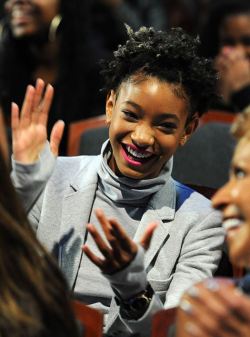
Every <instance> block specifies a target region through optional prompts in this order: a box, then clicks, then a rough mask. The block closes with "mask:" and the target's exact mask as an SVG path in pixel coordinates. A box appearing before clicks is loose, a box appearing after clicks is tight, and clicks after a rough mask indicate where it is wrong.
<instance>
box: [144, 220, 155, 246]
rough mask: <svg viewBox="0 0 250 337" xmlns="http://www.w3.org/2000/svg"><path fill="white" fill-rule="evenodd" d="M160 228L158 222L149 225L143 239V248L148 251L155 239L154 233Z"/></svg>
mask: <svg viewBox="0 0 250 337" xmlns="http://www.w3.org/2000/svg"><path fill="white" fill-rule="evenodd" d="M157 226H158V223H156V222H152V223H151V224H149V225H148V227H147V228H146V230H145V232H144V234H143V237H142V239H141V242H140V244H141V246H142V247H143V248H144V249H145V250H147V249H148V248H149V246H150V242H151V239H152V237H153V234H154V231H155V229H156V228H157Z"/></svg>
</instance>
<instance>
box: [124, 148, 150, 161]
mask: <svg viewBox="0 0 250 337" xmlns="http://www.w3.org/2000/svg"><path fill="white" fill-rule="evenodd" d="M127 151H128V153H130V154H131V155H132V156H133V157H136V158H140V159H142V158H149V157H151V153H141V152H137V151H135V150H133V149H131V147H129V146H127Z"/></svg>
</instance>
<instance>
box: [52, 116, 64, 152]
mask: <svg viewBox="0 0 250 337" xmlns="http://www.w3.org/2000/svg"><path fill="white" fill-rule="evenodd" d="M64 127H65V124H64V121H57V122H56V123H55V125H54V126H53V128H52V131H51V135H50V149H51V151H52V153H53V154H54V156H58V153H59V145H60V143H61V140H62V136H63V131H64Z"/></svg>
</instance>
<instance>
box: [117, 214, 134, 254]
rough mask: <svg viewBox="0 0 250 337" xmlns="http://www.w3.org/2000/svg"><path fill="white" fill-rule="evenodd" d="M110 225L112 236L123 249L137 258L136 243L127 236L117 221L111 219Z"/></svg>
mask: <svg viewBox="0 0 250 337" xmlns="http://www.w3.org/2000/svg"><path fill="white" fill-rule="evenodd" d="M110 224H111V225H112V235H113V236H115V237H116V239H117V242H118V244H119V246H120V247H121V249H122V250H125V251H126V252H127V253H131V254H132V256H135V255H136V253H137V245H136V243H135V242H134V241H133V240H132V239H131V238H130V237H129V236H128V235H127V233H126V232H125V230H124V229H123V228H122V226H121V225H120V224H119V223H118V222H117V220H116V219H110Z"/></svg>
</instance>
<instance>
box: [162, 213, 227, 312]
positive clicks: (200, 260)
mask: <svg viewBox="0 0 250 337" xmlns="http://www.w3.org/2000/svg"><path fill="white" fill-rule="evenodd" d="M224 238H225V233H224V229H223V228H222V226H221V216H220V214H219V212H217V211H213V210H212V211H211V212H210V213H209V214H208V215H207V216H206V217H205V218H204V219H203V221H197V222H196V223H195V224H193V225H192V227H190V229H189V230H188V231H187V234H186V236H185V238H184V240H183V245H182V247H181V250H180V255H179V258H178V261H177V264H176V266H175V270H174V272H173V278H172V282H171V283H170V286H169V289H168V291H167V294H166V299H165V303H164V307H165V308H166V309H167V308H171V307H174V306H177V305H178V303H179V300H180V297H181V296H182V294H183V292H184V291H185V290H186V289H188V288H189V287H190V286H191V285H192V284H194V283H196V282H199V281H201V280H203V279H206V278H208V277H211V276H212V275H213V274H214V272H215V271H216V270H217V268H218V265H219V262H220V259H221V255H222V246H223V243H224Z"/></svg>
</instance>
